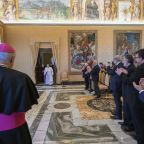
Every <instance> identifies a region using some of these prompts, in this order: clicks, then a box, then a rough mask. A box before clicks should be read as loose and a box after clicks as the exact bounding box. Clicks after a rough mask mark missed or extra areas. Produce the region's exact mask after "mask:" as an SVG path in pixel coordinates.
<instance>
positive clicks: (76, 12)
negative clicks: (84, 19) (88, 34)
mask: <svg viewBox="0 0 144 144" xmlns="http://www.w3.org/2000/svg"><path fill="white" fill-rule="evenodd" d="M72 16H73V18H74V19H80V18H81V8H80V2H79V0H74V1H73V2H72Z"/></svg>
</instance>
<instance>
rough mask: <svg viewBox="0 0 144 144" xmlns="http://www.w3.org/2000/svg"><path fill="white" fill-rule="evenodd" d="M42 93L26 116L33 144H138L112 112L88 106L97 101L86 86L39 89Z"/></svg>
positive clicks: (42, 87) (44, 87) (40, 87)
mask: <svg viewBox="0 0 144 144" xmlns="http://www.w3.org/2000/svg"><path fill="white" fill-rule="evenodd" d="M43 89H45V90H44V93H43V94H42V95H41V97H40V99H41V100H39V104H38V105H37V106H36V107H35V106H34V107H33V109H32V110H31V112H29V113H28V114H27V117H28V123H29V124H30V132H31V136H32V137H33V144H136V141H135V140H134V138H133V137H132V136H130V134H125V133H124V132H123V131H122V130H121V128H120V126H119V125H118V121H117V120H112V119H110V113H109V111H104V109H103V111H102V110H101V109H97V110H94V109H92V108H90V107H89V106H88V105H87V101H88V100H90V99H93V98H94V97H93V96H91V95H90V94H89V93H88V92H87V91H85V90H84V86H79V85H78V86H71V85H69V86H65V87H62V86H60V85H59V86H52V87H49V86H38V90H39V91H43ZM108 99H111V98H108ZM108 99H107V100H108ZM57 104H58V107H55V105H57ZM67 104H69V105H70V107H65V106H66V105H67ZM104 104H105V103H104ZM107 106H108V105H107ZM62 108H63V109H62Z"/></svg>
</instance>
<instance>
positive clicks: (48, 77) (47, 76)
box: [44, 64, 53, 85]
mask: <svg viewBox="0 0 144 144" xmlns="http://www.w3.org/2000/svg"><path fill="white" fill-rule="evenodd" d="M44 80H45V84H46V85H52V84H53V69H52V68H51V67H50V66H49V64H47V66H46V67H45V69H44Z"/></svg>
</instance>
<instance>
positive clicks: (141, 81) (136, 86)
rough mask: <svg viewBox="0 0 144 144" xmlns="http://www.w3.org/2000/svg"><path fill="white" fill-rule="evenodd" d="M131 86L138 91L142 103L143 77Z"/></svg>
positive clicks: (143, 95) (143, 91) (143, 100)
mask: <svg viewBox="0 0 144 144" xmlns="http://www.w3.org/2000/svg"><path fill="white" fill-rule="evenodd" d="M133 86H134V88H135V89H136V90H138V91H139V99H140V100H141V101H142V102H143V103H144V78H141V79H140V81H139V85H137V84H136V83H135V82H133Z"/></svg>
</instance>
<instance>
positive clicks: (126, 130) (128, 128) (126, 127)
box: [121, 126, 134, 132]
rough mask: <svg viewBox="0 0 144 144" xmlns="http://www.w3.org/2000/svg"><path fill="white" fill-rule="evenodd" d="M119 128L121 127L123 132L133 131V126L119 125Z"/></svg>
mask: <svg viewBox="0 0 144 144" xmlns="http://www.w3.org/2000/svg"><path fill="white" fill-rule="evenodd" d="M121 129H122V130H123V131H125V132H131V131H134V129H133V128H130V127H128V126H121Z"/></svg>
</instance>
